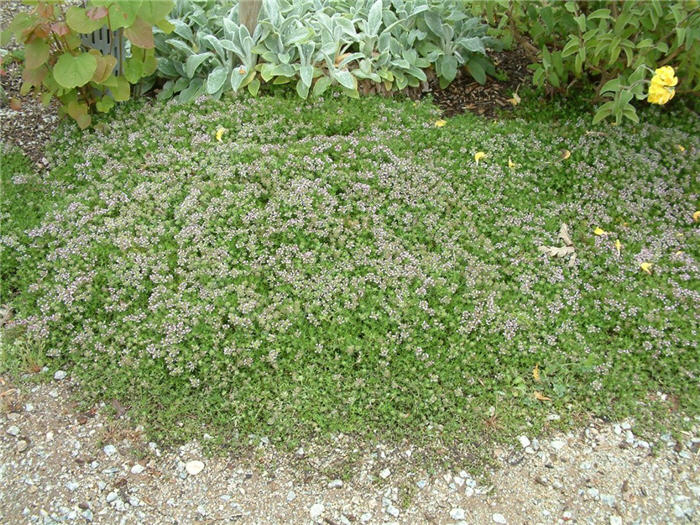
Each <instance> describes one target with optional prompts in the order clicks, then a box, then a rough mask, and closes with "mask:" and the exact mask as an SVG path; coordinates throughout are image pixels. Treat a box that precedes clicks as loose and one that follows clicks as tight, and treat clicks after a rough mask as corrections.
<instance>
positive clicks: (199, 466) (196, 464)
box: [185, 459, 204, 476]
mask: <svg viewBox="0 0 700 525" xmlns="http://www.w3.org/2000/svg"><path fill="white" fill-rule="evenodd" d="M185 470H186V471H187V473H188V474H189V475H190V476H196V475H197V474H199V473H200V472H202V470H204V463H202V462H201V461H199V460H196V459H195V460H194V461H188V462H187V463H185Z"/></svg>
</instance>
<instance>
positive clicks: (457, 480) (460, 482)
mask: <svg viewBox="0 0 700 525" xmlns="http://www.w3.org/2000/svg"><path fill="white" fill-rule="evenodd" d="M452 480H453V481H454V483H455V485H457V486H458V487H461V486H462V485H464V478H462V477H459V476H455V477H454V478H452Z"/></svg>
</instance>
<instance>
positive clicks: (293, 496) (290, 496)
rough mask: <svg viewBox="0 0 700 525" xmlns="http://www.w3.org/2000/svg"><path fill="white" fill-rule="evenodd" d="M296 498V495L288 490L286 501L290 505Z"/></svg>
mask: <svg viewBox="0 0 700 525" xmlns="http://www.w3.org/2000/svg"><path fill="white" fill-rule="evenodd" d="M296 497H297V495H296V493H295V492H294V491H293V490H290V491H289V492H287V501H288V502H289V503H291V502H292V501H294V499H295V498H296Z"/></svg>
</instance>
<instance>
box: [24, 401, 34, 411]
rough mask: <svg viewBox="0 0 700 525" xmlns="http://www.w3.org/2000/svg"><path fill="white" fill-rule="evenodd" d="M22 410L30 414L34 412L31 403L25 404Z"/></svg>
mask: <svg viewBox="0 0 700 525" xmlns="http://www.w3.org/2000/svg"><path fill="white" fill-rule="evenodd" d="M24 410H26V411H27V412H32V411H33V410H34V405H32V404H31V403H27V404H26V405H24Z"/></svg>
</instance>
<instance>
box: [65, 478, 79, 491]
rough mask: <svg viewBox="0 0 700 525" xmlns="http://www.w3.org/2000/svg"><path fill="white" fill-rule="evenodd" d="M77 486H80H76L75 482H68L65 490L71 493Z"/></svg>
mask: <svg viewBox="0 0 700 525" xmlns="http://www.w3.org/2000/svg"><path fill="white" fill-rule="evenodd" d="M79 486H80V485H78V484H77V483H76V482H75V481H69V482H68V483H66V488H67V489H68V490H70V491H71V492H73V491H74V490H77V489H78V487H79Z"/></svg>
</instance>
